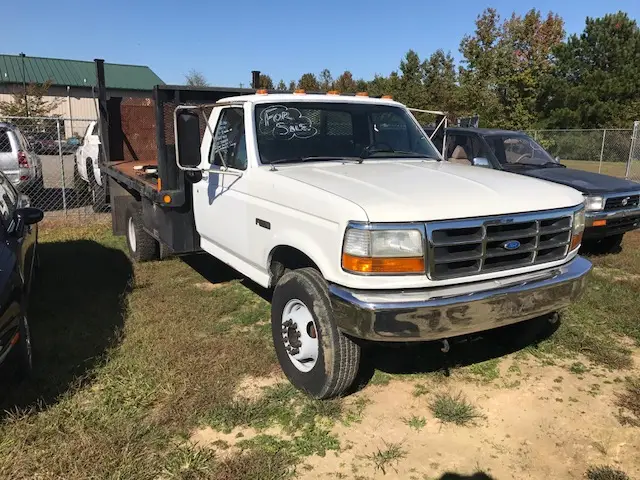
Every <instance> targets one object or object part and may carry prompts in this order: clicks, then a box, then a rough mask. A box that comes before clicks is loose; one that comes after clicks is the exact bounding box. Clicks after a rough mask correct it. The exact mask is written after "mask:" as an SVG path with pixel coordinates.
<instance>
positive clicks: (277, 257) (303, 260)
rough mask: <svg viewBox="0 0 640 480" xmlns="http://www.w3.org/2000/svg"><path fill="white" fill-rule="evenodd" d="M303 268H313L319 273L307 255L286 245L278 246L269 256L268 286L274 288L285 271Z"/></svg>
mask: <svg viewBox="0 0 640 480" xmlns="http://www.w3.org/2000/svg"><path fill="white" fill-rule="evenodd" d="M305 267H313V268H315V269H316V270H318V271H320V269H319V268H318V265H316V263H315V262H314V261H313V260H311V258H310V257H309V256H308V255H307V254H305V253H303V252H301V251H300V250H298V249H297V248H294V247H290V246H288V245H278V246H277V247H275V248H274V249H273V250H271V254H270V255H269V276H270V280H269V286H271V287H274V286H275V285H276V283H278V280H280V277H282V275H284V273H285V272H286V271H287V270H295V269H298V268H305Z"/></svg>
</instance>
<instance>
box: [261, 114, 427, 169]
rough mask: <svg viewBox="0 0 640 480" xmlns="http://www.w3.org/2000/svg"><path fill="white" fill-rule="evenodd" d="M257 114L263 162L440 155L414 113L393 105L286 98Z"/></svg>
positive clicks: (359, 159) (360, 159)
mask: <svg viewBox="0 0 640 480" xmlns="http://www.w3.org/2000/svg"><path fill="white" fill-rule="evenodd" d="M255 114H256V121H257V124H258V125H257V128H256V133H257V137H258V152H259V154H260V161H261V162H262V163H267V164H268V163H285V162H302V161H306V160H313V161H331V160H343V159H353V160H358V161H362V160H365V161H366V159H377V158H384V159H390V158H431V159H436V160H437V159H438V158H439V157H438V153H437V152H436V150H435V148H434V147H433V145H432V144H431V142H429V140H428V139H427V138H426V136H425V134H424V132H423V131H422V130H421V129H420V127H419V126H418V125H417V124H416V122H415V120H414V118H413V117H412V116H411V114H410V113H408V112H407V111H406V110H405V109H403V108H400V107H395V106H392V105H380V104H374V103H348V102H345V103H338V102H286V103H285V102H283V103H279V104H275V103H274V104H259V105H256V111H255Z"/></svg>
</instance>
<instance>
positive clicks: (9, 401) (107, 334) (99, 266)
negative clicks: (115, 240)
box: [0, 240, 133, 418]
mask: <svg viewBox="0 0 640 480" xmlns="http://www.w3.org/2000/svg"><path fill="white" fill-rule="evenodd" d="M38 250H39V252H40V268H39V269H38V271H37V272H36V275H35V279H34V285H33V290H32V292H31V296H30V299H29V307H28V316H29V323H30V327H31V334H32V339H33V346H34V372H33V376H32V378H31V379H29V380H26V381H23V382H22V383H20V384H13V385H11V384H9V386H8V388H2V389H0V412H5V411H7V410H13V409H15V408H16V407H17V408H25V407H29V406H32V405H34V404H36V403H43V404H44V405H45V406H46V405H50V404H51V403H53V402H55V401H56V399H57V398H58V397H59V396H60V395H63V394H64V393H65V392H66V391H68V390H69V389H72V388H73V387H74V386H77V385H80V384H82V382H83V381H86V380H88V379H89V378H90V373H91V371H92V369H94V367H95V366H97V365H98V364H100V363H101V361H103V359H104V356H105V354H106V353H107V351H108V350H109V349H110V348H112V347H113V346H115V345H116V344H117V342H118V339H119V336H120V333H119V332H120V330H121V328H122V326H123V323H124V317H125V308H126V305H125V304H124V299H125V296H126V295H127V293H128V292H129V290H130V288H131V285H132V283H133V282H132V280H133V269H132V266H131V263H130V261H129V259H128V258H127V257H126V255H125V254H124V253H123V252H122V251H121V250H116V249H113V248H108V247H105V246H103V245H100V244H99V243H96V242H93V241H89V240H79V241H68V242H53V243H42V244H40V245H39V246H38ZM3 382H4V380H3ZM2 415H4V414H0V418H1V416H2Z"/></svg>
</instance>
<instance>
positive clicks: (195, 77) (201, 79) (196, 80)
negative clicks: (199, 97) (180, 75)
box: [184, 69, 209, 87]
mask: <svg viewBox="0 0 640 480" xmlns="http://www.w3.org/2000/svg"><path fill="white" fill-rule="evenodd" d="M184 78H185V80H186V82H187V85H190V86H192V87H207V86H208V85H209V82H207V79H206V78H205V76H204V75H203V74H202V72H199V71H197V70H193V69H192V70H190V71H189V73H187V74H186V75H185V76H184Z"/></svg>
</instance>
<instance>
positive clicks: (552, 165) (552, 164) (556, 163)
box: [542, 162, 567, 168]
mask: <svg viewBox="0 0 640 480" xmlns="http://www.w3.org/2000/svg"><path fill="white" fill-rule="evenodd" d="M542 166H543V167H561V168H567V166H566V165H563V164H561V163H558V162H546V163H543V164H542Z"/></svg>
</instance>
